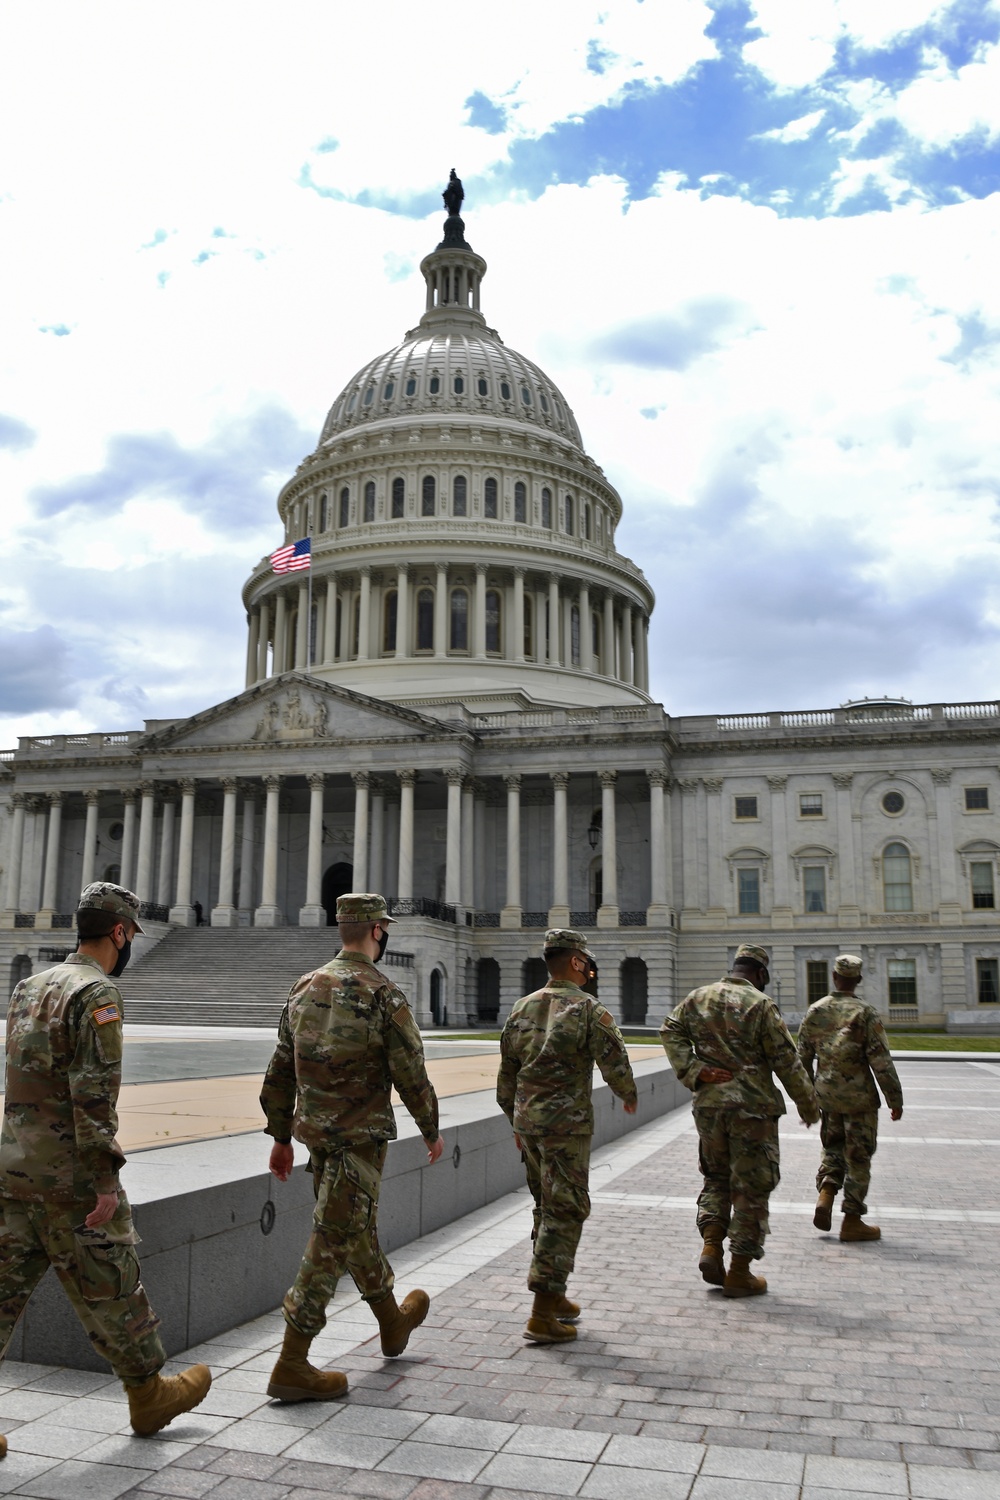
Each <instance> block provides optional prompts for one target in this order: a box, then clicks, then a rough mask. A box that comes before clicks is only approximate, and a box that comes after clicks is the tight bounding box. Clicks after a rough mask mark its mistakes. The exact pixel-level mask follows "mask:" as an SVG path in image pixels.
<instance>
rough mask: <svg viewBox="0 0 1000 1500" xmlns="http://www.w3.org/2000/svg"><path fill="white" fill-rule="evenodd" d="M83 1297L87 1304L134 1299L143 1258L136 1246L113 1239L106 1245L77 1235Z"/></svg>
mask: <svg viewBox="0 0 1000 1500" xmlns="http://www.w3.org/2000/svg"><path fill="white" fill-rule="evenodd" d="M73 1239H74V1241H75V1244H76V1265H77V1270H78V1272H79V1286H80V1295H81V1296H82V1297H83V1300H84V1302H110V1301H111V1299H112V1298H114V1297H131V1296H132V1293H133V1292H134V1291H135V1289H136V1287H137V1286H138V1285H139V1257H138V1255H137V1254H136V1251H135V1247H134V1246H133V1245H124V1244H121V1243H118V1242H115V1241H112V1240H108V1241H106V1242H105V1243H103V1244H99V1243H94V1242H93V1241H92V1240H90V1239H81V1237H80V1235H79V1234H74V1236H73Z"/></svg>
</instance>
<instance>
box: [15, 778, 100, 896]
mask: <svg viewBox="0 0 1000 1500" xmlns="http://www.w3.org/2000/svg"><path fill="white" fill-rule="evenodd" d="M83 795H84V798H85V800H86V803H87V819H86V822H85V823H84V825H83V863H82V865H81V867H80V889H81V891H82V890H83V889H84V888H85V887H86V886H88V885H90V883H91V881H92V880H93V878H94V865H95V864H96V862H97V820H98V816H99V809H100V800H101V794H100V792H99V791H98V790H97V789H96V787H89V788H88V789H87V791H85V792H84V794H83ZM21 819H22V823H23V819H24V813H23V811H22V813H21ZM12 837H13V838H14V843H15V845H16V842H17V840H16V825H15V834H13V835H12ZM18 865H19V866H20V860H19V861H18Z"/></svg>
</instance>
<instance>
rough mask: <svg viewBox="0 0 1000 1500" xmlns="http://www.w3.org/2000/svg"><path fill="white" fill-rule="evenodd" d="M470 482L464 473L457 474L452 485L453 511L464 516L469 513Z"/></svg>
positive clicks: (456, 514) (454, 514)
mask: <svg viewBox="0 0 1000 1500" xmlns="http://www.w3.org/2000/svg"><path fill="white" fill-rule="evenodd" d="M468 494H469V484H468V480H467V479H466V477H465V475H464V474H456V475H455V478H454V479H453V480H452V485H451V513H452V515H453V516H464V515H465V514H466V513H467V506H468Z"/></svg>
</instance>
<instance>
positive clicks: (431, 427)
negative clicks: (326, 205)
mask: <svg viewBox="0 0 1000 1500" xmlns="http://www.w3.org/2000/svg"><path fill="white" fill-rule="evenodd" d="M445 200H446V204H447V206H448V209H449V216H448V218H447V221H446V223H445V233H444V239H443V240H442V242H441V244H440V245H438V247H437V248H436V249H435V250H433V251H432V252H431V254H429V255H428V256H427V257H426V259H425V260H424V261H423V262H422V264H421V271H422V273H423V277H424V281H425V283H426V301H425V306H424V310H423V313H422V316H421V317H420V320H419V322H418V324H417V326H416V327H415V328H413V329H411V330H410V332H408V333H407V334H406V335H405V337H404V338H403V339H402V341H401V342H400V343H399V344H398V345H397V346H396V347H395V348H394V349H391V350H390V351H389V352H388V353H386V354H381V355H379V356H378V357H377V358H375V359H373V360H371V361H370V363H368V364H367V365H365V366H364V368H363V369H361V370H359V371H358V373H357V374H356V375H354V376H353V377H352V378H351V379H350V380H349V381H348V383H347V384H346V385H345V387H344V389H343V390H342V391H341V393H340V394H339V395H338V396H337V398H336V399H335V401H334V403H333V405H332V406H331V408H330V412H329V415H328V417H327V419H326V422H325V424H324V426H323V431H322V434H321V436H320V439H319V443H318V445H317V447H316V450H315V452H313V453H312V454H310V455H309V457H308V458H306V459H305V460H304V461H303V462H302V463H301V464H300V465H299V467H298V469H297V470H296V472H295V473H294V474H293V475H292V476H291V478H290V479H289V480H288V482H287V483H286V484H285V486H284V488H283V489H282V491H281V493H280V495H279V496H278V512H279V515H280V518H281V525H282V527H283V530H284V539H285V541H286V542H288V543H292V542H294V541H296V540H298V539H300V538H304V537H309V538H311V539H312V571H311V579H310V577H309V575H308V574H307V573H305V572H290V573H283V574H278V573H275V572H274V571H273V570H272V567H271V563H270V560H269V559H268V558H263V559H261V561H260V562H258V563H257V564H256V565H255V566H254V567H253V569H252V571H251V573H250V577H249V578H248V579H247V582H246V584H245V586H244V589H243V604H244V608H245V610H246V619H247V654H246V686H245V689H244V690H243V691H242V692H240V693H238V694H237V695H236V696H234V697H232V698H230V699H228V700H227V701H226V702H224V703H219V704H217V705H215V706H214V707H212V708H209V709H206V710H205V711H204V712H202V713H198V714H195V715H194V716H193V717H191V718H188V719H180V720H151V721H147V723H146V725H145V728H143V729H135V730H131V731H128V732H126V733H102V732H99V731H95V732H93V733H87V734H65V735H50V736H45V737H26V738H22V739H21V740H20V742H19V744H18V746H17V748H16V749H15V750H8V751H6V752H3V754H2V758H0V803H2V806H3V818H2V843H0V861H2V874H0V902H2V907H3V909H2V912H0V963H2V965H3V969H4V973H5V977H6V978H7V979H8V982H13V981H14V980H16V979H17V978H19V977H21V975H23V974H25V973H28V972H31V970H32V969H33V968H38V967H40V966H44V965H45V964H46V963H47V962H51V961H52V958H53V957H54V956H57V955H60V954H61V952H62V951H63V950H65V948H66V946H67V944H68V943H70V942H71V941H72V935H71V934H70V933H68V932H66V931H64V930H61V929H66V928H69V927H71V926H72V916H71V914H72V912H73V909H74V906H75V901H76V896H77V894H78V893H79V891H80V888H81V887H82V886H83V885H84V884H86V883H87V882H88V881H90V880H91V879H94V878H108V879H114V880H121V881H122V882H123V883H124V884H126V885H128V886H131V887H133V888H134V889H135V890H137V892H138V894H139V896H140V897H141V898H142V900H143V901H144V902H146V903H147V906H146V912H147V915H148V917H149V919H150V920H148V921H147V922H146V926H147V928H148V931H149V934H150V941H151V942H152V943H155V944H156V945H157V946H156V948H154V950H153V953H154V955H155V954H156V953H157V952H159V953H160V955H161V958H162V959H167V958H169V955H170V953H171V945H172V944H173V945H174V946H176V945H178V944H183V942H184V941H185V935H184V932H183V931H178V929H187V928H189V927H192V926H193V925H194V924H195V923H196V921H197V915H198V908H199V907H200V908H201V909H202V911H203V913H204V918H205V921H206V923H210V924H211V928H213V929H219V928H267V929H276V928H288V927H296V926H297V927H299V928H316V927H322V926H325V925H326V924H327V923H328V922H330V921H331V920H332V915H333V911H334V906H335V902H336V898H337V896H338V895H339V894H340V893H341V892H343V891H346V890H351V889H355V890H366V889H371V890H381V891H384V892H385V893H386V894H387V895H389V896H390V897H391V898H392V905H393V909H394V911H395V913H396V915H397V916H398V917H400V918H401V919H402V920H401V921H400V925H399V926H398V927H397V928H395V929H394V934H393V943H392V945H391V948H390V953H392V952H393V951H394V950H396V949H398V950H399V953H398V954H397V963H398V964H399V965H400V966H399V967H397V968H396V969H394V970H392V971H391V972H392V974H393V977H394V978H397V979H398V980H399V981H400V982H401V983H402V984H403V987H404V988H406V989H407V990H408V993H409V994H410V998H411V1001H412V1003H413V1004H414V1006H415V1008H416V1011H417V1014H418V1017H419V1019H420V1020H421V1022H422V1023H423V1024H425V1025H431V1024H435V1023H437V1024H441V1023H443V1022H445V1021H446V1020H447V1022H448V1023H449V1024H456V1023H457V1024H459V1025H464V1024H466V1022H467V1021H469V1022H475V1021H477V1020H479V1021H490V1020H495V1019H496V1018H497V1016H498V1014H499V1016H500V1017H501V1018H502V1017H503V1016H504V1015H505V1014H506V1012H507V1010H508V1009H509V1007H510V1005H511V1004H512V1002H513V1001H514V1000H515V999H516V998H517V997H518V996H520V995H521V994H523V993H524V992H525V991H526V990H527V989H529V988H532V987H534V986H535V985H536V984H537V983H538V982H539V970H540V960H539V958H538V953H539V947H540V938H541V936H542V929H544V928H545V927H547V926H549V925H568V924H572V925H574V926H579V927H583V928H586V929H589V935H590V938H591V941H592V943H593V946H594V950H595V952H596V954H597V957H598V961H599V965H600V992H601V997H602V999H603V1000H605V1002H606V1003H607V1004H609V1005H610V1006H611V1008H612V1009H613V1010H614V1011H615V1012H616V1013H617V1014H618V1015H619V1016H620V1017H621V1018H622V1019H623V1020H625V1021H628V1022H632V1023H641V1022H643V1021H645V1020H646V1019H647V1015H648V1019H649V1021H650V1023H653V1024H658V1023H659V1021H660V1020H661V1019H662V1017H663V1015H664V1014H665V1013H666V1011H667V1010H668V1008H669V1007H670V1006H671V1005H672V1004H673V1003H675V1001H676V1000H677V999H678V998H679V997H681V996H682V995H683V994H684V993H685V992H686V991H687V990H688V989H689V988H691V987H693V986H694V985H695V984H701V983H705V982H707V981H709V980H711V979H715V978H717V977H718V976H719V975H720V974H721V973H722V972H723V970H724V969H725V968H726V967H727V966H728V962H729V960H730V959H731V957H732V954H733V952H734V949H735V946H736V943H737V942H738V941H739V940H740V939H743V938H750V939H754V940H756V941H760V942H763V943H765V944H766V945H767V946H768V947H769V948H770V950H771V952H772V954H773V961H772V966H771V969H772V976H773V982H772V993H773V994H775V996H776V998H777V999H778V1001H779V1004H780V1005H781V1007H782V1010H783V1011H785V1012H786V1013H801V1012H802V1011H803V1010H804V1009H805V1007H806V1004H807V1003H808V1001H809V1000H810V999H812V998H816V997H817V996H818V995H820V994H823V993H825V992H826V991H827V989H828V988H829V983H830V981H829V970H830V965H831V962H832V960H833V958H834V956H835V955H836V953H838V952H839V951H841V950H843V949H850V950H854V951H857V952H858V953H860V954H861V955H862V956H863V958H864V961H865V969H866V980H865V988H864V993H865V995H866V996H867V998H868V999H870V1000H871V1001H872V1002H873V1003H875V1004H876V1005H877V1006H878V1007H879V1009H880V1010H881V1011H883V1013H885V1014H886V1015H887V1017H890V1018H891V1019H893V1020H894V1021H899V1022H906V1021H917V1020H919V1021H921V1022H925V1023H927V1022H941V1021H943V1020H944V1019H945V1017H946V1016H948V1015H949V1014H950V1015H951V1016H952V1018H953V1019H952V1024H953V1025H955V1026H960V1025H965V1026H975V1025H976V1024H977V1023H982V1021H983V1019H984V1018H985V1019H986V1020H987V1021H988V1020H991V1019H992V1018H993V1017H994V1016H996V1015H997V1013H998V1012H1000V1004H998V1000H1000V982H998V960H1000V922H998V913H997V904H996V903H997V884H998V875H1000V871H998V859H1000V776H998V748H1000V740H998V735H1000V706H998V704H997V703H996V702H986V703H967V704H928V705H916V706H915V705H913V704H910V703H907V702H906V701H904V700H892V699H885V700H878V701H871V700H864V701H859V702H856V703H851V704H847V705H845V706H843V707H839V708H821V709H814V710H806V711H798V710H796V711H792V712H773V713H754V714H722V715H719V716H715V715H712V716H697V717H681V718H674V717H672V716H671V715H670V714H669V713H668V712H667V711H666V710H665V709H664V708H663V707H662V706H661V705H660V704H657V703H655V702H653V700H652V699H651V698H650V696H649V672H648V645H647V641H648V624H649V617H650V615H651V613H652V610H653V605H654V599H653V592H652V590H651V588H650V586H649V584H648V582H647V581H646V579H645V578H644V576H643V574H642V572H641V570H640V569H639V568H638V567H637V566H636V565H635V563H633V562H631V561H630V560H629V559H628V558H626V557H623V556H622V555H621V554H620V553H619V552H618V551H617V549H616V546H615V532H616V528H617V526H618V523H619V521H620V520H621V515H622V501H621V498H620V497H619V495H618V494H617V492H616V491H615V489H614V487H613V486H612V485H611V484H610V483H609V482H608V480H607V479H606V478H605V476H604V474H603V472H602V470H601V469H600V468H599V467H598V465H597V464H596V463H595V462H594V460H593V459H592V458H590V457H589V456H588V454H587V453H586V451H585V449H584V446H583V440H582V438H581V435H580V431H579V429H578V427H577V424H576V421H575V420H574V417H573V413H572V410H571V408H570V405H569V402H568V401H567V400H566V397H565V396H564V394H563V393H562V392H561V391H560V390H558V389H557V388H556V387H555V386H554V385H553V383H552V381H551V380H549V379H548V377H547V376H546V375H545V373H544V371H542V370H540V369H539V368H538V366H537V365H535V364H533V363H532V362H531V361H530V360H529V359H526V358H525V357H524V356H523V355H522V354H518V353H516V352H515V351H514V350H513V349H511V348H509V347H508V346H507V345H506V344H505V343H504V342H503V340H502V339H501V338H500V336H499V334H498V333H497V332H496V331H495V330H494V329H492V328H490V327H489V325H488V323H487V321H486V318H485V316H484V314H483V313H482V311H481V310H480V298H481V288H482V283H483V278H484V277H485V274H486V262H485V261H484V260H483V259H482V257H481V256H479V255H478V254H476V252H475V251H474V250H473V249H472V247H471V246H470V245H469V244H468V243H467V241H466V239H465V232H464V231H465V226H464V223H463V221H462V219H461V218H460V217H459V209H460V206H461V185H460V183H458V182H457V179H454V180H453V181H452V183H451V184H450V185H449V190H448V192H447V193H446V194H445ZM330 936H331V941H330V943H329V954H330V956H332V953H333V951H334V947H335V940H334V935H333V934H331V935H330ZM237 938H238V934H231V935H230V936H229V938H228V939H224V938H223V936H222V935H221V934H217V933H213V932H205V933H203V934H201V939H202V941H203V943H205V944H210V943H211V942H212V941H218V942H223V941H227V942H229V943H232V942H234V941H236V940H237ZM188 940H190V939H188ZM278 940H279V937H278V935H277V934H275V935H274V937H273V941H275V942H277V941H278ZM281 940H282V941H284V942H286V943H287V942H289V940H290V935H289V934H285V935H284V936H283V937H282V938H281ZM242 941H244V942H245V943H246V944H251V943H252V944H253V946H254V947H255V949H256V950H257V951H261V949H260V945H261V944H263V943H265V942H266V941H268V940H266V939H265V938H264V937H263V936H262V935H260V934H257V935H254V934H252V933H244V935H243V939H242ZM299 941H301V942H302V943H303V944H304V943H306V941H307V935H306V934H301V935H300V938H299ZM313 943H314V946H315V939H314V940H313ZM206 951H207V949H206ZM146 962H151V960H150V959H149V958H147V959H146ZM302 966H303V967H309V966H311V964H303V965H302ZM141 968H142V965H140V969H141ZM138 972H139V970H134V971H130V974H132V973H138ZM150 972H152V971H151V970H150ZM127 992H128V987H127V986H126V993H127ZM279 998H280V997H279Z"/></svg>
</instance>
